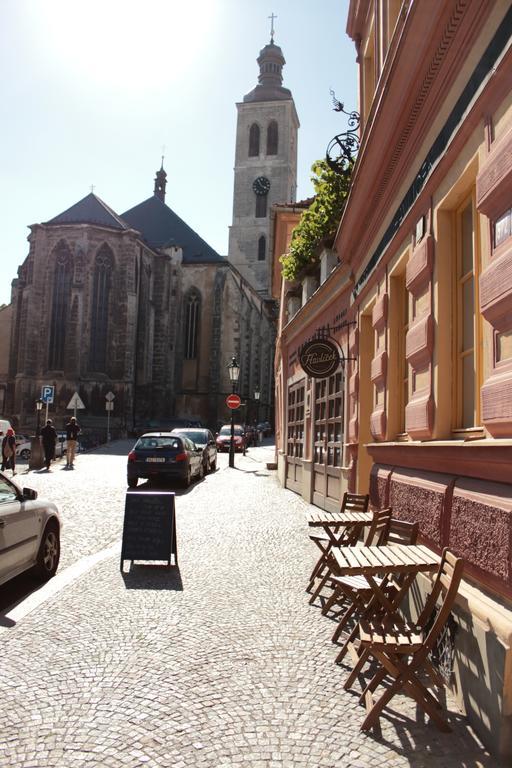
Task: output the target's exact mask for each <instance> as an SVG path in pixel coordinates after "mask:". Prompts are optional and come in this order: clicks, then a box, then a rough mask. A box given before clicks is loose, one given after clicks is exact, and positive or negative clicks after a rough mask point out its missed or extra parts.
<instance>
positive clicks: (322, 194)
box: [280, 160, 353, 280]
mask: <svg viewBox="0 0 512 768" xmlns="http://www.w3.org/2000/svg"><path fill="white" fill-rule="evenodd" d="M352 167H353V164H352V163H350V165H349V166H347V168H346V171H345V172H344V173H343V174H339V173H335V172H334V171H333V170H331V168H329V166H328V165H327V163H326V161H325V160H317V162H316V163H314V164H313V165H312V167H311V171H312V173H313V174H314V176H312V177H311V181H312V182H313V188H314V190H315V198H314V200H313V202H312V203H311V205H310V206H309V208H308V209H307V210H306V211H304V213H303V214H302V216H301V217H300V220H299V223H298V224H297V226H296V227H295V229H294V230H293V232H292V237H291V241H290V248H289V251H288V253H285V254H284V255H283V256H281V258H280V261H281V264H282V265H283V269H282V273H283V277H285V278H286V279H287V280H295V279H296V278H297V277H298V275H299V274H300V272H302V270H303V269H305V268H306V267H308V266H310V265H312V264H315V263H318V246H319V245H320V244H321V243H322V242H323V241H325V240H332V239H333V238H334V235H335V234H336V230H337V228H338V225H339V223H340V218H341V214H342V211H343V207H344V205H345V201H346V199H347V196H348V192H349V189H350V178H351V172H352Z"/></svg>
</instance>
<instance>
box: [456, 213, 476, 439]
mask: <svg viewBox="0 0 512 768" xmlns="http://www.w3.org/2000/svg"><path fill="white" fill-rule="evenodd" d="M476 235H477V233H476V215H475V209H474V204H473V200H472V198H469V199H467V200H466V201H465V203H464V204H463V205H462V206H461V207H460V208H459V209H458V211H457V212H456V242H457V254H456V260H455V261H456V264H455V312H456V315H455V323H454V326H455V344H456V355H455V364H456V393H455V400H456V411H455V413H456V424H455V427H456V428H458V429H470V428H472V427H475V426H478V424H479V413H478V411H479V408H478V397H477V396H476V395H477V392H478V379H477V376H478V348H479V343H478V335H479V334H478V327H477V318H476V315H475V307H476V306H478V297H477V295H476V290H477V286H478V254H477V252H476V244H477V236H476Z"/></svg>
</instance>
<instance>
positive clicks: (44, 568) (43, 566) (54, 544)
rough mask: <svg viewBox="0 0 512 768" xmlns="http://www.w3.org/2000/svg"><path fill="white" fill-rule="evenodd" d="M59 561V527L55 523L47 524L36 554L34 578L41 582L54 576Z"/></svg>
mask: <svg viewBox="0 0 512 768" xmlns="http://www.w3.org/2000/svg"><path fill="white" fill-rule="evenodd" d="M59 559H60V535H59V526H58V525H57V523H55V522H49V523H48V525H47V526H46V528H45V529H44V533H43V538H42V539H41V545H40V547H39V552H38V553H37V562H36V565H35V568H34V572H35V574H36V576H37V577H38V578H39V579H41V581H48V579H51V578H52V576H55V573H56V571H57V568H58V565H59Z"/></svg>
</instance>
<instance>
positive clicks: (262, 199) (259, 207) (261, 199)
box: [255, 195, 268, 219]
mask: <svg viewBox="0 0 512 768" xmlns="http://www.w3.org/2000/svg"><path fill="white" fill-rule="evenodd" d="M255 197H256V218H257V219H264V218H265V217H266V215H267V198H268V195H256V196H255Z"/></svg>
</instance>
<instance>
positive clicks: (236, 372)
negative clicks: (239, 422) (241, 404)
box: [228, 357, 240, 467]
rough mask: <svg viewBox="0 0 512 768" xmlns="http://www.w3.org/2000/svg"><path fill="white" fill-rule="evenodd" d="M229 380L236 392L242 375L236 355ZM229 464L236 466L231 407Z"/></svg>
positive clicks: (230, 367)
mask: <svg viewBox="0 0 512 768" xmlns="http://www.w3.org/2000/svg"><path fill="white" fill-rule="evenodd" d="M228 373H229V380H230V381H231V389H232V392H233V394H234V393H235V392H236V385H237V382H238V377H239V376H240V366H239V365H238V363H237V361H236V357H232V358H231V362H230V364H229V365H228ZM229 466H230V467H234V466H235V409H234V408H232V409H231V440H230V441H229Z"/></svg>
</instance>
